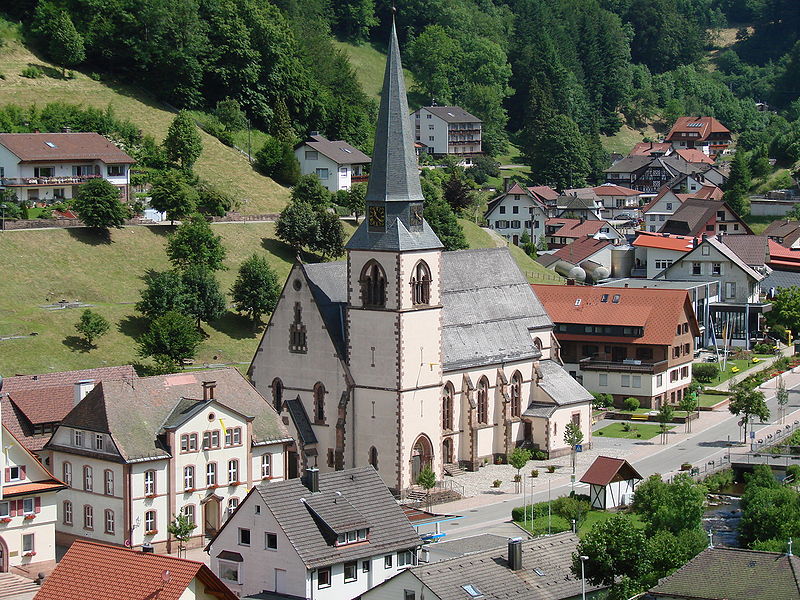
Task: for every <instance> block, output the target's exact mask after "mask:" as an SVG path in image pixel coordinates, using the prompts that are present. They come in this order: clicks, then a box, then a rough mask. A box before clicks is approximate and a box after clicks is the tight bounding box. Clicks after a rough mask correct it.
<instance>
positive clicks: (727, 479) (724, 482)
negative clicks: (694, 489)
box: [703, 465, 800, 492]
mask: <svg viewBox="0 0 800 600" xmlns="http://www.w3.org/2000/svg"><path fill="white" fill-rule="evenodd" d="M792 466H794V467H797V468H798V469H800V465H792ZM790 468H791V467H790ZM787 473H788V470H787ZM733 481H734V474H733V469H725V470H724V471H719V472H718V473H714V474H713V475H709V476H708V477H706V478H705V480H704V481H703V485H705V486H706V488H708V491H709V492H718V491H720V490H721V489H724V488H726V487H728V486H729V485H732V484H733Z"/></svg>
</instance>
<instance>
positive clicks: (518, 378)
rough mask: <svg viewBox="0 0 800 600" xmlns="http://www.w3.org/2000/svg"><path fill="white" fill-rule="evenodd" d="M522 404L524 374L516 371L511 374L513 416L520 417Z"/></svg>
mask: <svg viewBox="0 0 800 600" xmlns="http://www.w3.org/2000/svg"><path fill="white" fill-rule="evenodd" d="M521 405H522V375H520V373H519V371H515V372H514V374H513V375H512V376H511V416H512V417H518V416H520V413H521Z"/></svg>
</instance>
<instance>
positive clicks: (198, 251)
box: [167, 215, 226, 271]
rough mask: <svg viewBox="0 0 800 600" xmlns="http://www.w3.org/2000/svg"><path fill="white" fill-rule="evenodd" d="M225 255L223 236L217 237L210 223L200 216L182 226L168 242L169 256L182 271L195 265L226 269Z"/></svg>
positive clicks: (215, 269)
mask: <svg viewBox="0 0 800 600" xmlns="http://www.w3.org/2000/svg"><path fill="white" fill-rule="evenodd" d="M225 255H226V250H225V246H223V245H222V236H219V235H215V234H214V232H213V231H212V230H211V225H209V223H208V221H206V220H205V219H204V218H203V217H201V216H199V215H195V216H194V217H192V218H191V219H190V220H189V221H187V222H185V223H183V224H181V226H180V227H178V229H176V230H175V233H173V234H172V235H171V236H169V241H167V256H168V257H169V260H170V262H171V263H172V264H173V265H174V266H175V267H177V268H180V269H186V268H188V267H189V266H193V265H194V266H201V267H203V268H206V269H209V270H210V271H218V270H219V269H223V268H224V267H223V264H222V263H223V261H224V260H225Z"/></svg>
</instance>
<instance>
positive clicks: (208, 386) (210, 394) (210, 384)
mask: <svg viewBox="0 0 800 600" xmlns="http://www.w3.org/2000/svg"><path fill="white" fill-rule="evenodd" d="M216 387H217V382H216V381H204V382H203V400H213V399H214V390H215V389H216Z"/></svg>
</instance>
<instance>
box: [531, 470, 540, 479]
mask: <svg viewBox="0 0 800 600" xmlns="http://www.w3.org/2000/svg"><path fill="white" fill-rule="evenodd" d="M538 476H539V470H538V469H533V470H532V471H531V477H538Z"/></svg>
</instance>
